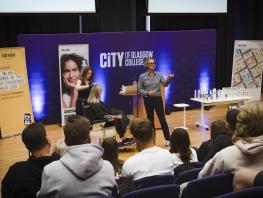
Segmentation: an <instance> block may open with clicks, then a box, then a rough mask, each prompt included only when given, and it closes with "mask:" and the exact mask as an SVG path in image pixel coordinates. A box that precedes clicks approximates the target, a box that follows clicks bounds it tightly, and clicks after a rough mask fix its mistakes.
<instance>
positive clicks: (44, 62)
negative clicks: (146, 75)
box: [18, 30, 216, 122]
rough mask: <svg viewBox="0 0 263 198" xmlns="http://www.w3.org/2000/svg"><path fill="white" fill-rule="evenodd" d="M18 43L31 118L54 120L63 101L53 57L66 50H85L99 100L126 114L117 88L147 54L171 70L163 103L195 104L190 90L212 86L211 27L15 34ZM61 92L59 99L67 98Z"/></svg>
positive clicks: (135, 75) (126, 103)
mask: <svg viewBox="0 0 263 198" xmlns="http://www.w3.org/2000/svg"><path fill="white" fill-rule="evenodd" d="M18 45H19V46H25V48H26V52H27V53H26V54H27V68H28V75H29V82H30V83H29V85H30V93H31V97H32V104H33V111H34V115H35V119H38V120H45V121H47V122H48V121H49V122H55V121H56V122H59V121H60V117H61V114H60V110H61V111H63V109H61V105H64V104H63V101H62V100H61V94H60V82H62V81H60V78H59V76H60V66H59V65H60V63H59V60H60V56H61V54H62V53H65V54H67V53H69V52H70V51H72V52H73V53H76V54H79V55H80V56H87V57H86V59H88V62H87V64H88V65H89V66H91V67H92V68H93V73H94V82H95V83H97V84H99V85H101V86H102V100H103V101H104V102H106V103H107V104H108V105H110V106H111V107H114V108H117V109H121V110H123V111H124V112H125V113H127V114H132V109H133V108H132V107H133V101H132V97H129V96H121V95H120V94H119V92H120V88H121V87H122V85H131V84H132V83H133V82H134V81H137V80H138V79H139V76H140V74H141V73H143V72H145V71H146V70H145V68H144V65H143V63H144V60H145V59H146V58H149V57H154V58H155V59H156V63H157V66H156V69H157V70H158V71H159V72H161V73H162V74H163V76H165V77H167V75H168V74H169V72H174V73H175V77H174V78H173V80H172V81H171V83H170V85H169V86H168V87H167V88H166V90H165V98H166V101H165V102H166V107H172V106H173V104H174V103H181V102H183V103H187V104H189V105H190V106H191V107H196V106H197V104H196V103H194V102H192V101H190V98H192V97H193V93H194V90H195V89H212V88H213V87H214V74H215V73H214V72H215V70H214V67H215V56H216V31H215V30H185V31H169V32H111V33H106V32H103V33H85V34H53V35H52V34H37V35H19V36H18ZM63 45H64V46H66V45H68V46H69V47H65V49H64V51H63V52H62V48H61V53H60V54H59V51H58V47H59V46H60V47H63ZM74 45H76V48H74V49H73V48H72V47H73V46H74ZM81 45H84V46H85V45H88V52H87V53H86V52H84V53H82V52H80V51H82V50H80V48H79V47H80V46H81ZM78 48H79V49H78ZM67 50H69V51H67ZM79 50H80V51H79ZM61 80H62V79H61ZM64 96H65V100H66V98H69V97H67V95H66V94H64ZM69 101H70V99H68V101H64V102H65V104H67V103H68V104H67V108H70V102H69ZM65 106H66V105H65ZM73 108H74V107H73ZM67 112H68V113H73V112H74V110H72V109H70V110H69V111H67ZM62 113H63V112H62ZM62 122H63V121H62Z"/></svg>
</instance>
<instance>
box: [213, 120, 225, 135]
mask: <svg viewBox="0 0 263 198" xmlns="http://www.w3.org/2000/svg"><path fill="white" fill-rule="evenodd" d="M221 134H227V128H226V123H225V122H224V121H222V120H216V121H214V122H212V124H211V139H212V140H215V139H216V137H217V136H218V135H221Z"/></svg>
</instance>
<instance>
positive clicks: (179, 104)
mask: <svg viewBox="0 0 263 198" xmlns="http://www.w3.org/2000/svg"><path fill="white" fill-rule="evenodd" d="M173 106H174V107H178V108H183V111H184V117H183V120H184V125H183V126H181V127H175V128H183V129H185V130H188V129H189V128H188V127H186V125H185V122H186V107H189V105H188V104H185V103H178V104H174V105H173Z"/></svg>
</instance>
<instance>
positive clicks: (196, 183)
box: [181, 173, 233, 198]
mask: <svg viewBox="0 0 263 198" xmlns="http://www.w3.org/2000/svg"><path fill="white" fill-rule="evenodd" d="M232 181H233V175H232V174H228V173H224V174H219V175H213V176H209V177H204V178H201V179H195V180H193V181H191V182H189V183H188V185H187V187H186V188H185V189H184V190H183V193H182V196H181V198H211V197H215V196H218V195H222V194H225V193H229V192H232V191H233V186H232Z"/></svg>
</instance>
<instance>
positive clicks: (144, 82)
mask: <svg viewBox="0 0 263 198" xmlns="http://www.w3.org/2000/svg"><path fill="white" fill-rule="evenodd" d="M144 66H145V68H146V69H147V71H146V72H145V73H143V74H141V75H140V77H139V81H138V91H139V93H140V94H141V95H143V99H144V106H145V110H146V114H147V118H148V119H149V120H150V121H151V123H152V125H153V128H154V129H155V126H154V110H155V111H156V114H157V116H158V118H159V121H160V124H161V127H162V130H163V134H164V138H165V140H166V144H165V146H169V144H170V142H169V139H170V132H169V128H168V125H167V122H166V119H165V115H164V108H163V99H162V95H161V89H160V86H161V85H162V86H164V87H167V86H168V85H169V83H170V81H171V79H172V78H173V77H174V74H173V73H171V72H170V73H169V75H168V77H167V79H165V78H164V77H163V75H162V74H161V73H160V72H157V71H155V68H156V62H155V60H154V58H148V59H146V60H145V62H144Z"/></svg>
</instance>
